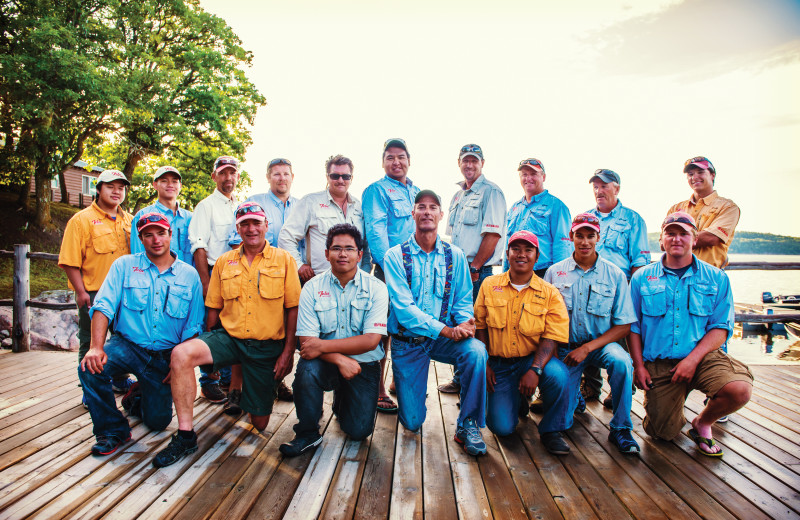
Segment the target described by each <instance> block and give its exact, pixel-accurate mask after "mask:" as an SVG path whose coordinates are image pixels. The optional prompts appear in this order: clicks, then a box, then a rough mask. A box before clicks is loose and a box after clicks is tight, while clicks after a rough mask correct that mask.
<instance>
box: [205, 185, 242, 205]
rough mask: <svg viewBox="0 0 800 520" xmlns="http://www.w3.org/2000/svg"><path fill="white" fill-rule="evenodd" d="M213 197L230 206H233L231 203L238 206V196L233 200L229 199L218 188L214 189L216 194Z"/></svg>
mask: <svg viewBox="0 0 800 520" xmlns="http://www.w3.org/2000/svg"><path fill="white" fill-rule="evenodd" d="M211 196H212V197H216V198H218V199H219V200H222V201H224V202H227V203H228V204H231V203H233V204H236V195H234V196H233V198H232V199H229V198H228V197H226V196H225V195H224V194H223V193H222V192H221V191H219V190H218V189H217V188H214V193H212V194H211Z"/></svg>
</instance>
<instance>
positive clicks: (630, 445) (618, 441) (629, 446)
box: [608, 430, 640, 455]
mask: <svg viewBox="0 0 800 520" xmlns="http://www.w3.org/2000/svg"><path fill="white" fill-rule="evenodd" d="M608 442H610V443H611V444H613V445H614V446H616V447H617V448H618V449H619V451H621V452H622V453H624V454H626V455H638V454H639V451H640V449H639V443H637V442H636V439H634V438H633V435H631V431H630V430H611V431H610V432H608Z"/></svg>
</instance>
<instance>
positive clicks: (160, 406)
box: [78, 334, 172, 439]
mask: <svg viewBox="0 0 800 520" xmlns="http://www.w3.org/2000/svg"><path fill="white" fill-rule="evenodd" d="M104 350H105V353H106V356H108V361H107V362H106V364H105V365H104V366H103V371H102V372H101V373H99V374H92V373H91V372H89V371H88V370H86V371H83V370H82V369H81V367H80V365H79V366H78V377H79V378H80V380H81V385H83V395H84V397H85V398H86V406H88V407H89V414H90V415H91V416H92V423H93V424H94V434H95V435H96V436H97V435H114V436H116V437H117V438H119V439H127V438H128V434H129V433H130V431H131V427H130V425H129V424H128V419H126V418H125V416H124V415H122V412H120V411H119V409H118V408H117V403H116V401H115V400H114V391H113V390H112V389H111V379H112V378H113V377H114V376H115V375H117V374H134V375H135V376H136V379H137V380H138V381H139V388H140V389H141V391H142V421H143V422H144V424H145V425H147V427H149V428H150V429H152V430H163V429H164V428H166V427H167V426H168V425H169V423H170V421H171V420H172V390H171V388H170V385H169V384H164V383H162V382H161V381H162V380H163V379H164V378H165V377H167V374H168V373H169V356H168V355H165V356H163V358H162V357H160V356H154V355H151V353H150V352H148V351H147V350H145V349H143V348H141V347H139V346H138V345H136V344H134V343H131V342H130V341H128V340H127V339H125V338H123V337H122V336H120V335H119V334H114V335H112V336H111V338H109V339H108V341H106V344H105V347H104Z"/></svg>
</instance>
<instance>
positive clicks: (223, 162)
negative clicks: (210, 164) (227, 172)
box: [214, 155, 239, 171]
mask: <svg viewBox="0 0 800 520" xmlns="http://www.w3.org/2000/svg"><path fill="white" fill-rule="evenodd" d="M220 166H233V167H234V168H236V169H237V170H238V169H239V161H238V160H237V159H235V158H234V157H229V156H227V155H226V156H224V157H220V158H219V159H217V160H216V161H214V171H217V169H219V167H220Z"/></svg>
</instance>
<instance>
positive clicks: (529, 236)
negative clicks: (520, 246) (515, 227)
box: [508, 229, 539, 249]
mask: <svg viewBox="0 0 800 520" xmlns="http://www.w3.org/2000/svg"><path fill="white" fill-rule="evenodd" d="M518 240H522V241H523V242H527V243H529V244H530V245H532V246H533V247H535V248H536V249H539V238H538V237H537V236H536V235H534V234H533V233H531V232H530V231H525V230H524V229H523V230H522V231H517V232H516V233H514V234H513V235H511V238H509V239H508V245H509V246H510V245H511V244H512V243H514V242H516V241H518Z"/></svg>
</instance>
